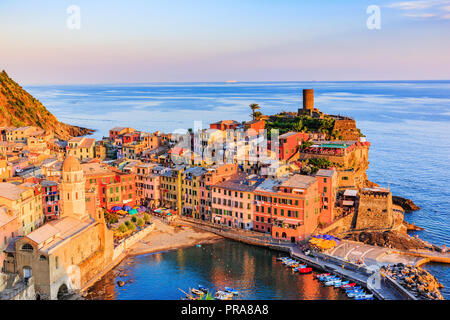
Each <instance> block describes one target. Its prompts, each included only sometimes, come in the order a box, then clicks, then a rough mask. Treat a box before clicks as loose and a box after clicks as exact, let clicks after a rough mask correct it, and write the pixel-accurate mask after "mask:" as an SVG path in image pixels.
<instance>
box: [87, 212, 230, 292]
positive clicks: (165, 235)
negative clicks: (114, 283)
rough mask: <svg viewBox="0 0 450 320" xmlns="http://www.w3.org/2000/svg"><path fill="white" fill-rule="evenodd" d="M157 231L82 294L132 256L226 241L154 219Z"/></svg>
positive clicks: (140, 241)
mask: <svg viewBox="0 0 450 320" xmlns="http://www.w3.org/2000/svg"><path fill="white" fill-rule="evenodd" d="M152 222H153V223H154V224H155V230H154V231H152V232H151V233H150V234H149V235H148V236H146V237H144V238H143V239H142V240H139V241H138V242H136V243H135V244H133V245H132V246H131V248H130V249H128V250H127V251H126V252H124V253H122V254H121V255H120V256H119V257H117V258H116V259H115V260H114V261H113V262H111V263H110V264H109V265H107V266H106V267H105V268H104V269H103V270H102V271H101V272H99V273H98V274H97V275H96V276H95V277H94V278H92V279H91V280H90V281H89V282H88V283H87V284H86V285H85V286H84V287H83V288H81V289H80V292H82V293H83V292H86V291H87V290H88V289H89V288H90V287H92V286H93V285H94V284H95V283H96V282H97V281H99V280H100V279H101V278H102V277H103V276H105V275H106V274H107V273H108V272H110V271H111V270H113V269H114V268H116V267H117V266H118V265H119V264H120V263H122V261H123V260H125V259H126V258H128V257H132V256H140V255H145V254H150V253H158V252H164V251H169V250H177V249H182V248H186V247H192V246H195V245H197V244H209V243H214V242H216V241H219V240H222V239H224V238H223V237H221V236H219V235H216V234H214V233H212V232H208V231H204V230H201V229H197V228H195V227H182V228H180V227H178V228H177V227H174V226H171V225H167V224H166V223H164V222H162V221H160V220H159V219H156V218H153V219H152Z"/></svg>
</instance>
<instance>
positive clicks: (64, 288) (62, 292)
mask: <svg viewBox="0 0 450 320" xmlns="http://www.w3.org/2000/svg"><path fill="white" fill-rule="evenodd" d="M68 293H69V289H68V288H67V286H66V284H65V283H63V284H62V285H61V286H60V287H59V289H58V295H57V299H58V300H63V299H64V296H66V295H67V294H68Z"/></svg>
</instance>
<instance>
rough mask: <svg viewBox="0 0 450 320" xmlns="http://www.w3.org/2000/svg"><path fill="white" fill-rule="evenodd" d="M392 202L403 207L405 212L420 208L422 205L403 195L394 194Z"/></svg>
mask: <svg viewBox="0 0 450 320" xmlns="http://www.w3.org/2000/svg"><path fill="white" fill-rule="evenodd" d="M392 203H393V204H395V205H398V206H400V207H402V208H403V210H405V212H413V211H417V210H420V207H419V206H417V205H416V204H415V203H414V202H413V201H412V200H410V199H406V198H403V197H399V196H392Z"/></svg>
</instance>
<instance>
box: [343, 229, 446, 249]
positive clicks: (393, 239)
mask: <svg viewBox="0 0 450 320" xmlns="http://www.w3.org/2000/svg"><path fill="white" fill-rule="evenodd" d="M345 239H347V240H353V241H359V242H362V243H365V244H369V245H375V246H380V247H385V248H393V249H398V250H411V249H415V250H417V249H419V250H429V251H437V252H439V251H440V250H441V249H440V248H439V247H437V246H435V245H433V244H431V243H429V242H426V241H424V240H422V239H420V238H415V237H411V236H409V235H407V234H403V233H399V232H395V231H384V232H380V231H364V232H360V233H353V234H349V235H347V236H346V237H345Z"/></svg>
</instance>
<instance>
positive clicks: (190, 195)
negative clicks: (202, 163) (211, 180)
mask: <svg viewBox="0 0 450 320" xmlns="http://www.w3.org/2000/svg"><path fill="white" fill-rule="evenodd" d="M206 172H207V170H206V169H205V168H202V167H190V168H187V169H186V170H184V171H183V172H182V173H181V184H182V187H181V198H182V199H181V213H182V214H183V215H187V216H192V217H194V218H197V219H198V218H199V213H200V194H201V191H200V184H201V182H202V177H203V175H204V174H205V173H206Z"/></svg>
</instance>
